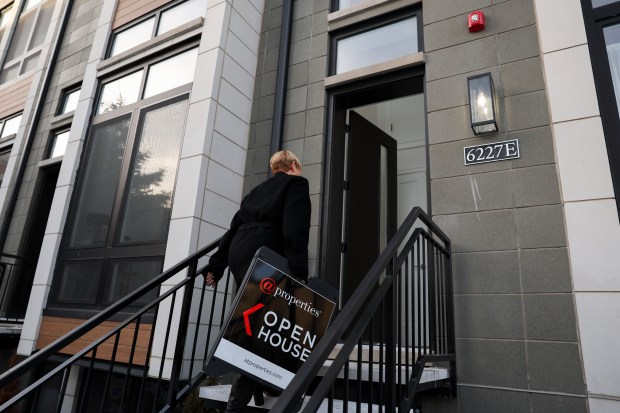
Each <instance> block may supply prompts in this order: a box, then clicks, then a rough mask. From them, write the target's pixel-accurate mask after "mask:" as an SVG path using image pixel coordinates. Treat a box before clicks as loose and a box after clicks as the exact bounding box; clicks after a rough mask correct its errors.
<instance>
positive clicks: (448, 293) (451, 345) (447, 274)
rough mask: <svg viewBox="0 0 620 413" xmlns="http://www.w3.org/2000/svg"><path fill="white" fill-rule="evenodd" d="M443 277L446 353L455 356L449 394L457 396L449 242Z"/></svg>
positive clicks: (453, 396) (451, 369)
mask: <svg viewBox="0 0 620 413" xmlns="http://www.w3.org/2000/svg"><path fill="white" fill-rule="evenodd" d="M445 249H446V255H445V258H444V259H445V277H446V313H447V318H448V326H447V328H448V353H449V354H454V355H455V358H454V359H453V360H452V361H450V396H451V397H452V398H456V397H457V393H458V388H457V382H456V337H455V326H454V293H453V291H452V251H451V246H450V244H446V248H445Z"/></svg>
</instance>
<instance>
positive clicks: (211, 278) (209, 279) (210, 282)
mask: <svg viewBox="0 0 620 413" xmlns="http://www.w3.org/2000/svg"><path fill="white" fill-rule="evenodd" d="M205 285H206V286H207V287H215V286H216V285H217V281H216V280H215V275H213V273H212V272H208V273H207V275H206V276H205Z"/></svg>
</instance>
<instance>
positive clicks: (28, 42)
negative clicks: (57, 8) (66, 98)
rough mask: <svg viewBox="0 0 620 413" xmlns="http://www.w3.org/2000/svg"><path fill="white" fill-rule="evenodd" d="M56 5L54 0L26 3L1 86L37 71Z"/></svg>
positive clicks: (9, 52)
mask: <svg viewBox="0 0 620 413" xmlns="http://www.w3.org/2000/svg"><path fill="white" fill-rule="evenodd" d="M54 5H55V1H54V0H48V1H46V2H41V1H40V0H30V1H28V2H27V3H26V5H25V6H24V10H23V11H22V13H21V14H20V16H19V21H18V23H17V27H16V28H15V32H14V33H13V37H12V38H11V44H10V46H9V48H8V50H7V52H6V57H5V61H4V66H3V67H2V72H0V84H2V83H6V82H8V81H10V80H13V79H15V78H17V77H18V76H21V75H23V74H25V73H28V72H31V71H32V70H34V69H35V67H36V66H37V62H38V59H39V56H40V54H41V46H42V44H43V42H44V40H45V36H46V35H47V32H48V29H49V26H50V22H51V20H52V13H53V12H54Z"/></svg>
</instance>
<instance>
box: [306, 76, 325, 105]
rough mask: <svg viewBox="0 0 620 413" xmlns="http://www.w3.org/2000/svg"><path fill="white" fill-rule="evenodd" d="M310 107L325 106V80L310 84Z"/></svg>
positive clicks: (308, 103)
mask: <svg viewBox="0 0 620 413" xmlns="http://www.w3.org/2000/svg"><path fill="white" fill-rule="evenodd" d="M306 106H307V108H308V109H312V108H317V107H325V87H324V86H323V82H316V83H312V84H310V85H308V102H307V104H306Z"/></svg>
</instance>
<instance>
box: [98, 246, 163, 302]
mask: <svg viewBox="0 0 620 413" xmlns="http://www.w3.org/2000/svg"><path fill="white" fill-rule="evenodd" d="M162 264H163V263H162V259H161V258H159V257H155V258H147V259H137V260H132V261H113V262H112V265H111V266H110V267H111V268H110V276H109V277H108V280H107V286H106V293H105V302H106V303H113V302H115V301H118V300H119V299H120V298H123V297H124V296H126V295H127V294H129V293H130V292H132V291H135V290H136V289H137V288H139V287H141V286H143V285H144V284H146V283H147V282H148V281H149V280H151V279H152V278H153V277H156V276H157V275H159V274H161V271H162ZM158 293H159V291H157V289H153V291H152V292H151V293H149V294H147V295H146V296H144V297H142V298H141V299H140V300H138V301H137V302H136V304H146V303H148V302H149V301H151V300H152V299H154V298H155V297H157V294H158Z"/></svg>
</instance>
